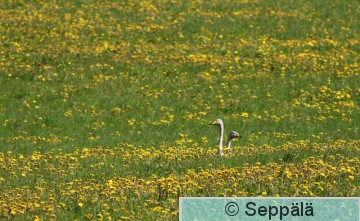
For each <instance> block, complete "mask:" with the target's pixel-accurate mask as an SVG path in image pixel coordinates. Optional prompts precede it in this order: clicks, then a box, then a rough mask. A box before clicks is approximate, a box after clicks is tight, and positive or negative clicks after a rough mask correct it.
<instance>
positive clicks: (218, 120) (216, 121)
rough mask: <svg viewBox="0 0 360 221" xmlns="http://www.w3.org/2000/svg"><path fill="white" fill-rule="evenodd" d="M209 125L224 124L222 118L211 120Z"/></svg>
mask: <svg viewBox="0 0 360 221" xmlns="http://www.w3.org/2000/svg"><path fill="white" fill-rule="evenodd" d="M209 125H216V126H221V125H223V122H222V120H221V119H216V120H214V121H213V122H211V123H210V124H209Z"/></svg>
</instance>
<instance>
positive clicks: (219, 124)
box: [209, 119, 242, 156]
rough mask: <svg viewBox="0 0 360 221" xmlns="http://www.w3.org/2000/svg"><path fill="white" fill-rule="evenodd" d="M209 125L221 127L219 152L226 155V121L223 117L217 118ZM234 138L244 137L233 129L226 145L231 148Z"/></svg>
mask: <svg viewBox="0 0 360 221" xmlns="http://www.w3.org/2000/svg"><path fill="white" fill-rule="evenodd" d="M209 125H215V126H218V127H219V154H220V156H224V152H223V138H224V123H223V121H222V120H221V119H216V120H214V121H213V122H212V123H210V124H209ZM234 138H242V137H241V135H240V134H238V133H237V132H236V131H231V132H230V133H229V136H228V138H227V142H226V147H228V148H230V146H231V140H232V139H234Z"/></svg>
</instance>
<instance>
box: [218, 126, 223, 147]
mask: <svg viewBox="0 0 360 221" xmlns="http://www.w3.org/2000/svg"><path fill="white" fill-rule="evenodd" d="M223 138H224V125H222V124H221V125H220V131H219V151H221V152H222V147H223Z"/></svg>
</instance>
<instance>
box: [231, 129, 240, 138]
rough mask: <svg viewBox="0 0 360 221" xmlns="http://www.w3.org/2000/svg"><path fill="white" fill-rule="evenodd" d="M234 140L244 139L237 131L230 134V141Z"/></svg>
mask: <svg viewBox="0 0 360 221" xmlns="http://www.w3.org/2000/svg"><path fill="white" fill-rule="evenodd" d="M233 138H242V136H241V135H240V134H238V133H237V132H236V131H231V132H230V133H229V139H233Z"/></svg>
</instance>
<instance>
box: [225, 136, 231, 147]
mask: <svg viewBox="0 0 360 221" xmlns="http://www.w3.org/2000/svg"><path fill="white" fill-rule="evenodd" d="M230 146H231V138H230V136H229V137H228V139H227V142H226V147H227V148H230Z"/></svg>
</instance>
